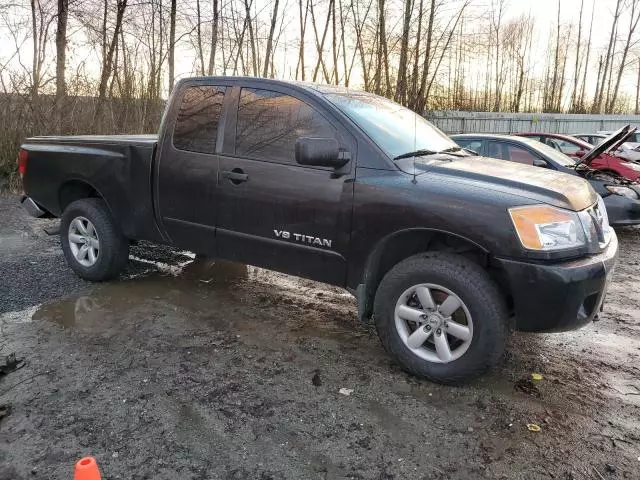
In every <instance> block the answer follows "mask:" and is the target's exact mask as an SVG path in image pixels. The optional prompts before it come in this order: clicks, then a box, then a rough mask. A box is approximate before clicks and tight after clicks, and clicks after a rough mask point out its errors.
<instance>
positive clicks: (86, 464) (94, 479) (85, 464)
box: [73, 457, 100, 480]
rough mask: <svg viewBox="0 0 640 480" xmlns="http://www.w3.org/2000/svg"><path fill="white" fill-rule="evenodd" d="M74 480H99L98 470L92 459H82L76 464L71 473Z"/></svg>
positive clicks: (94, 460)
mask: <svg viewBox="0 0 640 480" xmlns="http://www.w3.org/2000/svg"><path fill="white" fill-rule="evenodd" d="M73 479H74V480H100V470H98V464H97V463H96V459H95V458H93V457H84V458H81V459H80V460H78V461H77V462H76V467H75V469H74V472H73Z"/></svg>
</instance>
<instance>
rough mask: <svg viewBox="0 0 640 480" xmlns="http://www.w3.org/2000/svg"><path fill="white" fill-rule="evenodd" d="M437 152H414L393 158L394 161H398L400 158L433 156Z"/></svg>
mask: <svg viewBox="0 0 640 480" xmlns="http://www.w3.org/2000/svg"><path fill="white" fill-rule="evenodd" d="M436 153H438V152H434V151H433V150H416V151H414V152H407V153H403V154H402V155H398V156H397V157H393V159H394V160H400V159H401V158H410V157H421V156H426V155H435V154H436Z"/></svg>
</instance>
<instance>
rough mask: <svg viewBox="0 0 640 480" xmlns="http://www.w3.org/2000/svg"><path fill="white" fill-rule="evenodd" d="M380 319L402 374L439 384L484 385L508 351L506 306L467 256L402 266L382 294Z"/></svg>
mask: <svg viewBox="0 0 640 480" xmlns="http://www.w3.org/2000/svg"><path fill="white" fill-rule="evenodd" d="M374 318H375V322H376V328H377V330H378V335H379V336H380V340H381V341H382V344H383V345H384V347H385V349H386V350H387V351H388V352H389V353H390V354H391V355H392V356H393V357H395V359H396V360H397V361H398V362H399V363H400V365H401V366H402V368H403V369H404V370H406V371H407V372H409V373H411V374H413V375H416V376H418V377H422V378H426V379H428V380H432V381H435V382H440V383H447V384H452V383H460V382H463V381H465V380H468V379H471V378H473V377H477V376H479V375H480V374H482V373H484V372H485V371H486V370H488V369H489V368H490V367H491V366H493V365H494V364H495V363H496V362H497V361H498V359H499V358H500V356H501V355H502V353H503V351H504V346H505V341H506V334H507V309H506V306H505V302H504V298H503V296H502V295H501V293H500V291H499V289H498V287H497V286H496V285H495V283H494V282H493V281H492V280H491V278H490V277H489V275H488V274H487V272H486V271H485V270H484V269H482V267H480V266H479V265H477V264H475V263H473V262H472V261H470V260H468V259H466V258H464V257H461V256H459V255H454V254H449V253H440V252H433V253H422V254H418V255H415V256H412V257H410V258H407V259H406V260H403V261H402V262H400V263H398V264H397V265H396V266H394V267H393V268H392V269H391V270H390V271H389V272H388V273H387V274H386V275H385V277H384V278H383V279H382V282H381V283H380V286H379V287H378V291H377V293H376V298H375V304H374Z"/></svg>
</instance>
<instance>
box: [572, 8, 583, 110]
mask: <svg viewBox="0 0 640 480" xmlns="http://www.w3.org/2000/svg"><path fill="white" fill-rule="evenodd" d="M583 9H584V0H580V15H579V18H578V41H577V42H576V63H575V67H574V69H573V92H572V93H571V109H572V110H574V111H575V110H576V109H577V105H576V103H577V98H578V79H579V78H580V40H581V36H582V11H583Z"/></svg>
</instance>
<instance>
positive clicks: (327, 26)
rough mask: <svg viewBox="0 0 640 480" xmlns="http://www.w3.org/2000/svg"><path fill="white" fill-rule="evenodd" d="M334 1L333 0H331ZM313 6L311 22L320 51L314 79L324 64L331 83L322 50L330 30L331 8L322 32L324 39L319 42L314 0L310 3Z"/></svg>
mask: <svg viewBox="0 0 640 480" xmlns="http://www.w3.org/2000/svg"><path fill="white" fill-rule="evenodd" d="M330 1H333V0H330ZM310 8H311V24H312V25H313V32H314V34H315V39H316V50H317V52H318V61H317V62H316V66H315V68H314V69H313V81H314V82H315V81H316V79H317V77H318V69H319V68H320V66H321V65H322V73H323V74H324V79H325V81H326V82H327V83H331V79H330V78H329V73H328V72H327V66H326V65H325V63H324V60H323V58H322V51H323V50H324V42H325V40H326V38H327V32H328V31H329V21H330V20H331V8H329V12H328V13H327V21H326V22H325V24H324V31H323V32H322V40H321V41H320V42H318V28H317V26H316V16H315V13H314V10H313V0H312V1H311V3H310Z"/></svg>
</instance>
